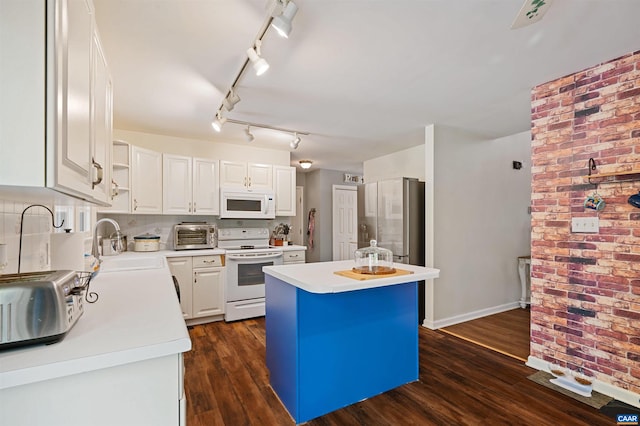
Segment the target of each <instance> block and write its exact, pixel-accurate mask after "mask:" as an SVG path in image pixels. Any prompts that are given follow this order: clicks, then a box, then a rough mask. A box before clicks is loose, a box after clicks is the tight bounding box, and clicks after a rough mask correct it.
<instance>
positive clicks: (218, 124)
mask: <svg viewBox="0 0 640 426" xmlns="http://www.w3.org/2000/svg"><path fill="white" fill-rule="evenodd" d="M226 122H227V119H226V118H225V117H223V116H222V111H220V110H218V112H217V113H216V119H215V120H213V123H211V126H212V127H213V130H215V131H216V132H220V131H221V130H222V126H224V123H226Z"/></svg>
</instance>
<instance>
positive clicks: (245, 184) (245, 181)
mask: <svg viewBox="0 0 640 426" xmlns="http://www.w3.org/2000/svg"><path fill="white" fill-rule="evenodd" d="M244 186H247V177H246V176H245V177H244Z"/></svg>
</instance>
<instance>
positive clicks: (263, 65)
mask: <svg viewBox="0 0 640 426" xmlns="http://www.w3.org/2000/svg"><path fill="white" fill-rule="evenodd" d="M261 44H262V42H261V41H260V40H256V45H255V48H253V47H250V48H249V49H247V56H248V57H249V60H250V61H251V63H252V64H253V69H254V70H255V71H256V75H262V74H264V73H265V72H266V71H267V70H268V69H269V63H268V62H267V61H266V60H265V59H264V58H262V57H260V45H261Z"/></svg>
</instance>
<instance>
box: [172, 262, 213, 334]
mask: <svg viewBox="0 0 640 426" xmlns="http://www.w3.org/2000/svg"><path fill="white" fill-rule="evenodd" d="M167 263H168V264H169V269H170V270H171V274H172V275H173V276H175V277H176V279H177V280H178V285H179V286H180V307H181V308H182V315H183V316H184V318H185V320H191V321H189V323H190V324H194V323H198V322H206V321H207V320H210V319H212V320H217V319H222V316H223V314H224V281H225V268H224V264H223V260H222V256H221V255H207V256H181V257H169V258H167Z"/></svg>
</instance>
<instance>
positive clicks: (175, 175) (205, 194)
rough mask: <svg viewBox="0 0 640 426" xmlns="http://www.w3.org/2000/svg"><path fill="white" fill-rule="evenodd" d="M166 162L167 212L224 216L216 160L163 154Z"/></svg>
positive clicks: (164, 164) (164, 177)
mask: <svg viewBox="0 0 640 426" xmlns="http://www.w3.org/2000/svg"><path fill="white" fill-rule="evenodd" d="M162 163H163V166H162V167H163V178H162V187H163V197H162V199H163V208H162V212H163V213H165V214H203V215H217V214H219V213H220V201H219V200H220V196H219V190H218V189H219V185H218V162H217V161H216V160H208V159H204V158H191V157H184V156H181V155H171V154H163V160H162Z"/></svg>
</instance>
